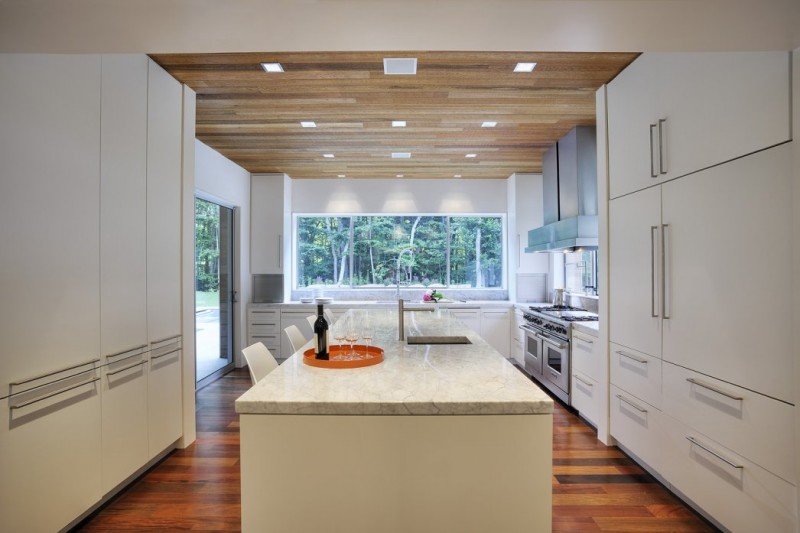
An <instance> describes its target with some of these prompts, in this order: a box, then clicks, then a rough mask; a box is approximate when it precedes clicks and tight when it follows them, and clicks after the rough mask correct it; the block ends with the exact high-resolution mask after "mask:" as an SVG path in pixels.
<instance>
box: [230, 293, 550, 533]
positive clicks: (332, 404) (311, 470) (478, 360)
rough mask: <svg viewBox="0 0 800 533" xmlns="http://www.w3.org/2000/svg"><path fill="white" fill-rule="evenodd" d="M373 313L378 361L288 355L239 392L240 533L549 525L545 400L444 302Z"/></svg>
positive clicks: (360, 317) (361, 315) (357, 315)
mask: <svg viewBox="0 0 800 533" xmlns="http://www.w3.org/2000/svg"><path fill="white" fill-rule="evenodd" d="M348 313H349V314H350V315H353V318H354V319H355V320H357V321H359V322H360V323H363V322H364V321H369V322H370V323H371V325H372V328H373V329H374V331H375V339H374V342H373V344H374V345H376V346H379V347H381V348H383V349H384V351H385V360H384V362H383V363H381V364H379V365H376V366H370V367H365V368H357V369H347V370H340V369H321V368H314V367H310V366H308V365H305V364H304V363H303V361H302V356H301V354H295V355H293V356H292V357H291V358H290V359H288V360H287V361H286V362H285V363H283V364H282V365H280V366H279V367H278V368H277V369H276V370H274V371H273V372H272V373H270V374H269V375H268V376H267V377H266V378H265V379H263V380H261V381H260V382H259V383H258V384H256V385H255V386H254V387H253V388H251V389H250V390H249V391H248V392H246V393H245V394H244V395H242V396H241V397H240V398H239V399H238V400H237V401H236V411H237V412H238V413H239V414H240V422H241V472H242V528H243V530H244V531H246V532H247V531H251V532H256V531H258V532H260V531H280V532H298V533H300V532H303V533H305V532H311V531H330V532H334V531H343V532H344V531H346V532H364V533H366V532H370V533H372V532H392V533H393V532H397V533H400V532H408V531H414V532H437V533H438V532H448V531H453V532H459V533H462V532H476V533H477V532H485V531H503V532H517V531H519V532H522V531H527V532H530V531H536V532H540V531H550V528H551V505H552V488H551V475H552V459H551V458H552V411H553V403H552V400H551V399H550V398H549V397H548V396H547V395H546V394H545V393H544V392H542V391H541V390H540V389H539V388H537V387H536V386H535V385H534V384H533V383H532V382H531V381H530V380H528V379H527V378H525V377H524V376H523V375H522V374H521V373H520V372H519V371H518V370H517V369H515V368H514V367H513V366H512V365H511V364H510V363H509V362H508V361H506V360H505V358H504V357H502V356H501V355H499V354H498V353H497V352H496V351H495V350H493V349H492V348H491V346H489V345H488V344H487V343H486V342H485V341H484V340H483V339H481V338H480V337H479V336H477V335H476V334H474V333H473V332H472V331H471V330H470V329H469V328H467V327H466V326H465V325H464V324H463V323H461V322H460V321H458V320H456V319H454V318H452V317H450V316H449V313H448V311H447V310H444V309H439V310H436V311H434V312H407V313H406V315H405V326H406V335H407V336H408V335H464V336H467V337H468V338H469V339H470V341H471V342H472V344H466V345H464V344H459V345H416V346H410V345H407V344H406V343H405V342H401V341H398V340H397V338H398V330H397V328H398V317H397V311H396V310H389V309H376V310H370V311H349V312H348Z"/></svg>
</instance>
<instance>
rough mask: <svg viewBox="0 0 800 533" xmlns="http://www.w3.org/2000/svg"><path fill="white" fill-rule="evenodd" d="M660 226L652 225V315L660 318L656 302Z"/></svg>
mask: <svg viewBox="0 0 800 533" xmlns="http://www.w3.org/2000/svg"><path fill="white" fill-rule="evenodd" d="M657 238H658V226H650V316H651V317H653V318H658V316H659V315H658V305H657V304H656V239H657Z"/></svg>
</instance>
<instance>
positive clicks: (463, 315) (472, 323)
mask: <svg viewBox="0 0 800 533" xmlns="http://www.w3.org/2000/svg"><path fill="white" fill-rule="evenodd" d="M450 316H452V317H453V318H457V319H459V320H460V321H461V322H463V323H464V324H466V325H467V327H469V329H471V330H472V331H474V332H475V333H477V334H478V335H480V334H481V309H480V307H469V308H465V307H461V308H452V309H450Z"/></svg>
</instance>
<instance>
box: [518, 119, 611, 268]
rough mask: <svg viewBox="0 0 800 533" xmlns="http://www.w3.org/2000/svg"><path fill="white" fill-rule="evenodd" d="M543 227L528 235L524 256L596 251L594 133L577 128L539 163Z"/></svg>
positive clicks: (584, 128)
mask: <svg viewBox="0 0 800 533" xmlns="http://www.w3.org/2000/svg"><path fill="white" fill-rule="evenodd" d="M542 177H543V194H544V209H543V212H544V225H543V226H542V227H540V228H536V229H533V230H530V231H529V232H528V246H527V248H525V252H526V253H532V252H565V251H567V252H568V251H576V250H579V249H584V250H594V249H597V133H596V129H595V127H594V126H577V127H575V128H574V129H573V130H571V131H570V132H569V133H567V134H566V135H565V136H564V137H563V138H562V139H561V140H560V141H558V143H557V144H555V145H553V146H552V147H551V148H549V149H548V150H547V151H546V152H545V153H544V157H543V160H542Z"/></svg>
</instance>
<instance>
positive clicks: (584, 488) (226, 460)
mask: <svg viewBox="0 0 800 533" xmlns="http://www.w3.org/2000/svg"><path fill="white" fill-rule="evenodd" d="M249 387H250V377H249V374H248V372H247V369H237V370H234V371H233V372H231V373H229V374H227V375H225V376H224V377H222V378H220V379H219V380H217V381H216V382H214V383H212V384H211V385H209V386H207V387H205V388H204V389H202V390H200V391H199V392H198V393H197V441H196V442H195V443H194V444H192V445H191V446H189V447H188V448H187V449H185V450H176V451H175V452H173V453H172V454H170V455H169V456H168V457H167V458H166V459H164V460H163V461H162V462H161V463H159V464H158V465H157V466H156V467H154V468H153V469H151V470H150V471H149V472H147V473H146V474H145V475H144V476H142V477H141V478H140V479H139V480H138V481H136V482H135V483H134V484H132V485H131V486H130V487H129V488H128V489H127V490H125V491H124V492H123V493H121V494H120V495H119V496H117V498H116V499H114V500H112V501H111V502H110V503H109V504H108V505H106V506H105V507H104V508H103V509H101V510H100V511H99V512H97V513H96V514H95V515H93V516H91V517H89V518H88V519H87V520H85V521H84V522H83V523H82V524H80V525H79V526H78V527H77V528H75V529H74V531H93V532H109V531H239V530H240V513H241V508H240V503H239V501H240V499H239V495H240V493H239V490H240V488H239V419H238V416H237V415H236V413H235V411H234V408H233V402H234V400H235V399H236V398H237V397H239V396H240V395H241V394H242V393H243V392H244V391H245V390H247V389H248V388H249ZM509 511H512V510H509ZM516 511H519V510H516ZM595 531H605V532H611V531H613V532H623V531H633V532H659V531H670V532H714V531H717V529H715V528H714V527H713V526H711V525H710V524H708V523H707V522H706V521H704V520H703V519H702V518H700V517H699V516H698V515H697V514H696V513H694V511H692V510H691V509H690V508H689V507H687V506H686V505H685V504H683V503H682V502H681V501H680V500H679V499H678V498H676V497H675V496H674V495H672V494H671V493H670V492H669V491H667V490H666V489H665V488H664V487H663V486H662V485H661V484H659V483H658V482H657V481H656V480H655V479H654V478H653V477H652V476H650V475H649V474H648V473H647V472H645V471H644V470H643V469H641V468H640V467H639V466H637V465H636V463H634V462H633V461H632V460H631V459H629V458H628V457H627V456H626V455H625V454H624V453H623V452H622V451H620V450H619V449H618V448H616V447H611V448H607V447H606V446H604V445H603V444H601V443H600V442H599V441H598V440H597V439H596V438H595V433H594V430H593V429H592V428H590V427H589V426H587V425H586V424H585V423H584V422H582V421H581V420H580V419H579V418H578V417H577V416H576V415H575V414H574V413H572V412H570V411H569V410H567V409H565V408H564V407H563V406H562V405H561V404H559V403H556V409H555V412H554V415H553V532H554V533H562V532H595ZM309 533H316V532H309ZM376 533H379V532H376ZM487 533H495V532H487ZM497 533H502V532H497ZM533 533H536V532H533Z"/></svg>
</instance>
